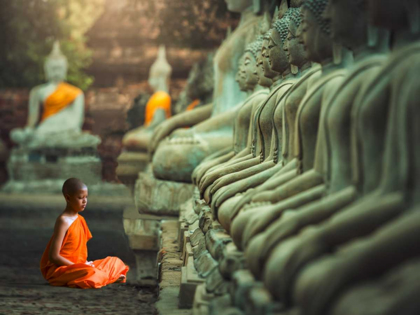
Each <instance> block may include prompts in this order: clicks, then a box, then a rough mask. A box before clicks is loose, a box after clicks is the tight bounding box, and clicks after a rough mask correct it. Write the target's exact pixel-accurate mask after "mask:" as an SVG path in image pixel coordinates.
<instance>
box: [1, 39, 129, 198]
mask: <svg viewBox="0 0 420 315" xmlns="http://www.w3.org/2000/svg"><path fill="white" fill-rule="evenodd" d="M67 66H68V64H67V58H66V57H65V56H64V55H63V54H62V52H61V50H60V45H59V43H58V42H55V43H54V46H53V49H52V52H51V53H50V54H49V55H48V57H47V59H46V61H45V66H44V67H45V76H46V79H47V83H45V84H42V85H39V86H36V87H34V88H33V89H32V90H31V92H30V96H29V111H28V121H27V124H26V126H25V127H24V128H23V129H19V128H17V129H13V130H12V131H11V132H10V138H11V139H12V140H13V141H14V142H15V143H16V144H17V146H15V147H14V148H13V149H12V151H11V154H10V157H9V160H8V162H7V168H8V172H9V181H8V182H7V184H6V185H5V186H4V187H3V188H2V190H3V191H7V192H19V191H22V192H25V193H31V192H33V193H38V192H40V191H41V192H43V193H46V192H50V193H57V192H60V191H61V186H62V184H63V180H65V179H67V178H69V177H78V178H81V179H82V180H83V181H84V182H86V183H87V184H88V185H91V186H92V188H93V190H95V189H96V188H98V189H101V188H104V187H105V186H104V184H101V181H102V163H101V160H100V158H99V157H98V153H97V146H98V145H99V143H100V142H101V140H100V138H99V137H98V136H95V135H91V134H90V133H88V132H83V131H82V125H83V121H84V112H85V108H84V95H83V92H82V90H80V89H79V88H77V87H75V86H73V85H71V84H69V83H67V82H65V81H64V80H65V79H66V75H67ZM101 185H102V186H101ZM111 186H112V185H111ZM113 188H114V187H112V188H111V189H113ZM105 190H107V189H106V188H104V189H103V191H105ZM108 192H109V189H108ZM115 193H121V190H120V189H115Z"/></svg>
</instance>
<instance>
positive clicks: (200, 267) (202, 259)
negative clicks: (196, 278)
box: [194, 251, 217, 278]
mask: <svg viewBox="0 0 420 315" xmlns="http://www.w3.org/2000/svg"><path fill="white" fill-rule="evenodd" d="M194 266H195V268H196V269H197V272H198V274H199V275H200V276H201V277H203V278H206V277H207V276H208V275H209V274H210V273H211V272H212V270H213V269H215V268H217V262H216V261H215V260H214V259H213V257H211V255H210V253H209V252H208V251H205V252H204V253H203V254H201V255H200V256H199V257H198V258H195V259H194Z"/></svg>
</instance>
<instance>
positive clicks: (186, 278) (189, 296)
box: [179, 257, 204, 308]
mask: <svg viewBox="0 0 420 315" xmlns="http://www.w3.org/2000/svg"><path fill="white" fill-rule="evenodd" d="M193 260H194V259H193V257H189V258H188V263H187V265H186V266H183V267H182V269H181V287H180V290H179V308H191V307H192V306H193V301H194V295H195V291H196V288H197V286H198V285H200V284H202V283H204V279H203V278H201V277H200V276H199V275H198V273H197V271H196V270H195V268H194V261H193Z"/></svg>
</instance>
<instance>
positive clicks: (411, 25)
mask: <svg viewBox="0 0 420 315" xmlns="http://www.w3.org/2000/svg"><path fill="white" fill-rule="evenodd" d="M368 2H369V12H370V16H371V20H372V23H373V24H374V25H376V26H378V27H383V28H385V29H389V30H395V31H399V30H405V29H409V30H410V32H411V33H413V34H418V33H419V32H420V2H419V1H418V0H400V1H395V0H369V1H368Z"/></svg>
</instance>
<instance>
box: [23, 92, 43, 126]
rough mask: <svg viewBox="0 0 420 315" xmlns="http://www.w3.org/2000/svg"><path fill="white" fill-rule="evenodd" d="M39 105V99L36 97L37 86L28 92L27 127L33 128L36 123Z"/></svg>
mask: <svg viewBox="0 0 420 315" xmlns="http://www.w3.org/2000/svg"><path fill="white" fill-rule="evenodd" d="M39 106H40V101H39V98H38V87H35V88H33V89H32V90H31V93H30V94H29V108H28V111H29V112H28V122H27V124H26V126H27V127H31V128H35V125H36V123H37V122H38V119H39Z"/></svg>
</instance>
